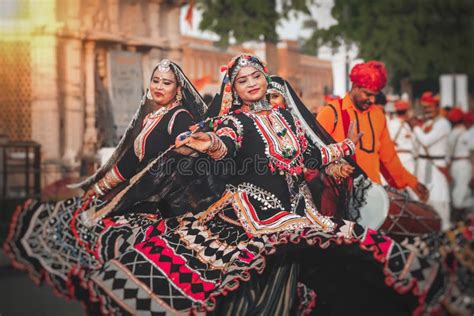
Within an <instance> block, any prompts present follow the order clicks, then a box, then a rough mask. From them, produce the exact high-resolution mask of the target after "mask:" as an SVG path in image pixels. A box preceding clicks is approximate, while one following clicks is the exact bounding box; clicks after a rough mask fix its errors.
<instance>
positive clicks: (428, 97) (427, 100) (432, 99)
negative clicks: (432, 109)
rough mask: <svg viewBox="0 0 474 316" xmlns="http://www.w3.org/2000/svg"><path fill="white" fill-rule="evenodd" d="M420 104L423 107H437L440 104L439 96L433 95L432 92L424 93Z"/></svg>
mask: <svg viewBox="0 0 474 316" xmlns="http://www.w3.org/2000/svg"><path fill="white" fill-rule="evenodd" d="M420 103H421V105H423V106H436V105H438V104H439V95H433V92H431V91H426V92H423V94H422V95H421V98H420Z"/></svg>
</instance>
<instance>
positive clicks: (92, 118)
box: [84, 41, 97, 156]
mask: <svg viewBox="0 0 474 316" xmlns="http://www.w3.org/2000/svg"><path fill="white" fill-rule="evenodd" d="M84 77H85V87H84V88H85V89H84V90H85V130H84V154H85V155H88V156H93V155H95V152H96V150H97V128H96V105H95V42H93V41H87V42H86V43H85V45H84Z"/></svg>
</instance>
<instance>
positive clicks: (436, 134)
mask: <svg viewBox="0 0 474 316" xmlns="http://www.w3.org/2000/svg"><path fill="white" fill-rule="evenodd" d="M420 103H421V105H422V106H423V112H424V115H425V119H426V121H425V122H424V123H423V124H422V125H421V126H415V127H414V129H413V132H414V134H415V136H416V140H417V143H418V159H417V163H416V173H415V174H416V176H417V177H418V179H419V180H420V181H421V182H422V183H424V184H425V185H426V186H427V187H428V189H429V190H430V198H429V199H428V204H430V205H431V206H432V207H433V208H434V209H435V210H436V211H437V212H438V214H439V215H440V217H441V221H442V228H443V229H447V228H449V226H450V216H449V215H450V191H449V183H448V179H447V175H446V173H447V172H448V170H447V162H446V154H447V152H448V136H449V133H450V131H451V124H450V123H449V121H448V120H447V119H446V118H445V117H443V116H441V115H440V113H439V97H435V96H433V94H432V93H431V92H425V93H423V95H422V97H421V99H420Z"/></svg>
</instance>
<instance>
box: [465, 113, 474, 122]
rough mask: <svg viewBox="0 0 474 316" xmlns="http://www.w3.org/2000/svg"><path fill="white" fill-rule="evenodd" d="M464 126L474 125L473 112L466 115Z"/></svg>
mask: <svg viewBox="0 0 474 316" xmlns="http://www.w3.org/2000/svg"><path fill="white" fill-rule="evenodd" d="M463 121H464V124H474V113H473V112H472V111H469V112H466V113H464V117H463Z"/></svg>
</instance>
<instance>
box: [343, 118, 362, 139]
mask: <svg viewBox="0 0 474 316" xmlns="http://www.w3.org/2000/svg"><path fill="white" fill-rule="evenodd" d="M362 135H364V133H363V132H360V133H358V132H357V129H356V123H355V122H354V121H351V123H350V124H349V129H348V131H347V138H349V139H350V140H352V142H353V143H354V145H357V143H358V142H359V140H360V138H361V137H362Z"/></svg>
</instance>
